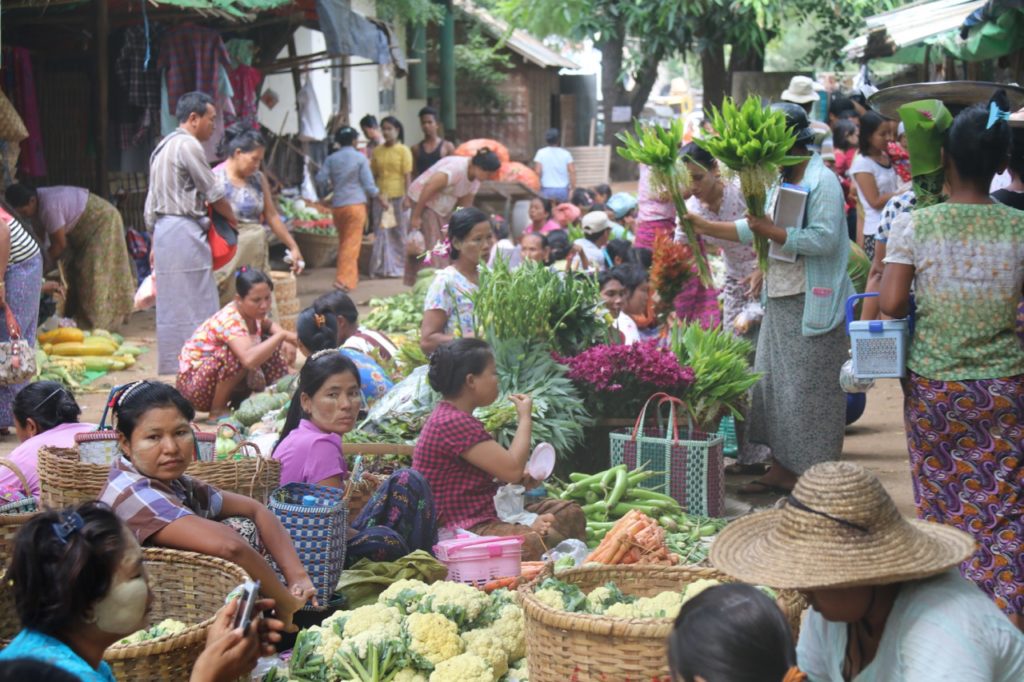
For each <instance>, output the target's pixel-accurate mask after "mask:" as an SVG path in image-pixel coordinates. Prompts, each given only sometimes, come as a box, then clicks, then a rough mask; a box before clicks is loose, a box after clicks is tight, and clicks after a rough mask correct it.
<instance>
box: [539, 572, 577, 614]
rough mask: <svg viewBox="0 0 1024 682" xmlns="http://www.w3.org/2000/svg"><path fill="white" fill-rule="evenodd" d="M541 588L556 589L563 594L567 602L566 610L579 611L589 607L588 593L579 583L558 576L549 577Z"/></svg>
mask: <svg viewBox="0 0 1024 682" xmlns="http://www.w3.org/2000/svg"><path fill="white" fill-rule="evenodd" d="M537 589H539V590H555V591H556V592H558V593H560V594H561V595H562V601H563V602H564V603H565V609H564V610H565V611H568V612H570V613H575V612H577V611H580V612H582V611H586V610H587V609H586V607H587V595H585V594H584V593H583V590H581V589H580V587H579V585H573V584H569V583H566V582H563V581H561V580H559V579H558V578H548V579H547V580H545V581H544V582H542V583H541V584H540V586H539V587H538V588H537Z"/></svg>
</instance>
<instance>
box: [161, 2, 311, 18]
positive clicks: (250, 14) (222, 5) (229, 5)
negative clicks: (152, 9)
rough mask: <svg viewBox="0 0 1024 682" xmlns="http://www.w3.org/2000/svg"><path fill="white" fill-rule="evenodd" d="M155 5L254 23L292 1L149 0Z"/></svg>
mask: <svg viewBox="0 0 1024 682" xmlns="http://www.w3.org/2000/svg"><path fill="white" fill-rule="evenodd" d="M149 1H150V2H152V3H153V4H154V5H171V6H174V7H180V8H181V9H187V10H193V11H195V12H198V13H200V14H205V15H212V16H219V17H222V18H225V19H232V20H236V21H237V20H241V21H252V20H253V19H254V18H255V17H256V14H257V13H259V12H266V11H269V10H272V9H277V8H278V7H280V6H282V5H287V4H289V3H291V2H292V0H149Z"/></svg>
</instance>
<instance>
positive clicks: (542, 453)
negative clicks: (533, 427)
mask: <svg viewBox="0 0 1024 682" xmlns="http://www.w3.org/2000/svg"><path fill="white" fill-rule="evenodd" d="M554 470H555V448H554V447H553V446H552V445H551V444H550V443H538V444H537V447H536V448H534V450H533V454H532V455H530V459H529V461H527V462H526V473H528V474H529V475H530V478H532V479H533V480H535V481H543V480H545V479H547V477H548V476H550V475H551V472H553V471H554Z"/></svg>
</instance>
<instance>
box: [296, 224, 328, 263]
mask: <svg viewBox="0 0 1024 682" xmlns="http://www.w3.org/2000/svg"><path fill="white" fill-rule="evenodd" d="M292 238H293V239H295V245H296V246H298V247H299V250H300V251H302V258H303V259H304V260H305V261H306V266H307V267H310V268H322V267H325V266H328V265H331V264H332V263H334V261H335V260H336V259H337V258H338V235H337V233H334V234H313V233H311V232H299V231H295V232H292Z"/></svg>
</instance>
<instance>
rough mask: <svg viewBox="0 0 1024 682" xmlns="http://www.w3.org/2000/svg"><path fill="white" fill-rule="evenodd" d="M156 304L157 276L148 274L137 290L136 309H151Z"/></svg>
mask: <svg viewBox="0 0 1024 682" xmlns="http://www.w3.org/2000/svg"><path fill="white" fill-rule="evenodd" d="M155 305H156V278H155V277H153V275H152V274H149V275H146V278H145V279H144V280H142V284H140V285H139V289H138V291H136V292H135V310H137V311H138V310H149V309H150V308H152V307H153V306H155Z"/></svg>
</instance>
